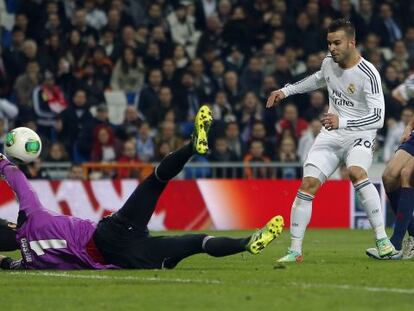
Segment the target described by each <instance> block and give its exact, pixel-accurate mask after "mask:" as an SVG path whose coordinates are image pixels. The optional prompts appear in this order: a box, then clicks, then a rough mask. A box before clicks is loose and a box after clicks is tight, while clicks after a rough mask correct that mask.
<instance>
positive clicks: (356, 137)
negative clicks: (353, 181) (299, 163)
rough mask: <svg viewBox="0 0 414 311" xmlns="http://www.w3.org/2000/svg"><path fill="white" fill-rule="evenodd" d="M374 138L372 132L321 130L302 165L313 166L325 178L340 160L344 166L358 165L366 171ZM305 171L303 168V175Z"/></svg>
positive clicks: (369, 163) (369, 164) (370, 159)
mask: <svg viewBox="0 0 414 311" xmlns="http://www.w3.org/2000/svg"><path fill="white" fill-rule="evenodd" d="M374 139H375V137H373V135H372V132H368V133H367V132H365V133H364V132H355V133H344V131H341V132H338V131H332V132H330V131H326V130H322V131H321V133H319V135H318V136H317V137H316V139H315V142H314V143H313V145H312V147H311V149H310V150H309V153H308V156H307V158H306V160H305V163H304V167H306V166H307V165H311V166H314V167H316V168H318V169H319V170H320V171H321V172H322V173H323V174H324V175H325V176H326V177H327V178H328V177H329V176H331V175H332V174H333V173H334V172H335V170H336V169H337V168H338V166H339V164H340V163H341V162H344V163H345V164H346V167H350V166H358V167H361V168H363V169H364V170H365V171H366V172H368V169H369V168H370V166H371V163H372V148H373V145H374ZM306 171H309V170H306V169H305V170H304V172H305V173H304V175H305V176H304V177H306ZM312 177H317V176H312Z"/></svg>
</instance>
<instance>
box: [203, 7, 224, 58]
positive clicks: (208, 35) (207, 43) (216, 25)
mask: <svg viewBox="0 0 414 311" xmlns="http://www.w3.org/2000/svg"><path fill="white" fill-rule="evenodd" d="M222 30H223V25H222V23H221V21H220V19H219V17H218V16H217V15H216V14H214V15H211V16H209V17H208V18H207V28H206V29H205V31H204V32H203V34H202V35H201V36H200V39H199V41H198V44H197V51H196V55H197V56H199V57H200V56H201V55H202V54H203V52H204V51H206V50H208V49H213V50H215V51H216V53H217V54H219V53H220V52H221V50H220V49H221V48H223V42H222V38H221V33H222Z"/></svg>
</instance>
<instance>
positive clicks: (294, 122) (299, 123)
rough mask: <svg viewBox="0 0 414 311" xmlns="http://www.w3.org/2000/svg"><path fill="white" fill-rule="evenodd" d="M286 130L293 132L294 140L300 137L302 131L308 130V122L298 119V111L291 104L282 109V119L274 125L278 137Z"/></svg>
mask: <svg viewBox="0 0 414 311" xmlns="http://www.w3.org/2000/svg"><path fill="white" fill-rule="evenodd" d="M286 128H290V129H292V130H293V132H294V135H295V138H296V139H299V138H300V137H302V135H303V133H304V131H305V130H306V129H307V128H308V122H306V121H305V120H304V119H302V118H300V117H299V114H298V109H297V107H296V106H295V104H293V103H288V104H286V106H285V107H284V109H283V118H282V119H281V120H280V121H279V122H278V123H277V124H276V132H277V134H278V135H281V134H282V131H283V130H284V129H286Z"/></svg>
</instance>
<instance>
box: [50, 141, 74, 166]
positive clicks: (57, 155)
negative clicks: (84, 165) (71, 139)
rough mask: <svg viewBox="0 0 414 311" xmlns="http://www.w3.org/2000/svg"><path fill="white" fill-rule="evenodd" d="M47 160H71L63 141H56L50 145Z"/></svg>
mask: <svg viewBox="0 0 414 311" xmlns="http://www.w3.org/2000/svg"><path fill="white" fill-rule="evenodd" d="M45 161H46V162H67V161H69V156H68V153H67V152H66V148H65V145H63V144H62V143H61V142H54V143H52V144H51V145H50V147H49V151H48V153H47V156H46V158H45Z"/></svg>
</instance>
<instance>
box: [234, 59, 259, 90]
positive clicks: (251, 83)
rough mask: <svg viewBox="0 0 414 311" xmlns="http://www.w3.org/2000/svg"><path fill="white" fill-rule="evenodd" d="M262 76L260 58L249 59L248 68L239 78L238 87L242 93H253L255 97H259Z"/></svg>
mask: <svg viewBox="0 0 414 311" xmlns="http://www.w3.org/2000/svg"><path fill="white" fill-rule="evenodd" d="M263 76H264V75H263V68H262V63H261V61H260V58H258V57H252V58H250V60H249V64H248V66H247V67H246V68H245V70H244V71H243V73H242V75H241V77H240V85H241V88H242V90H243V92H254V93H255V94H256V95H259V93H260V88H261V86H262V83H263Z"/></svg>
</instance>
